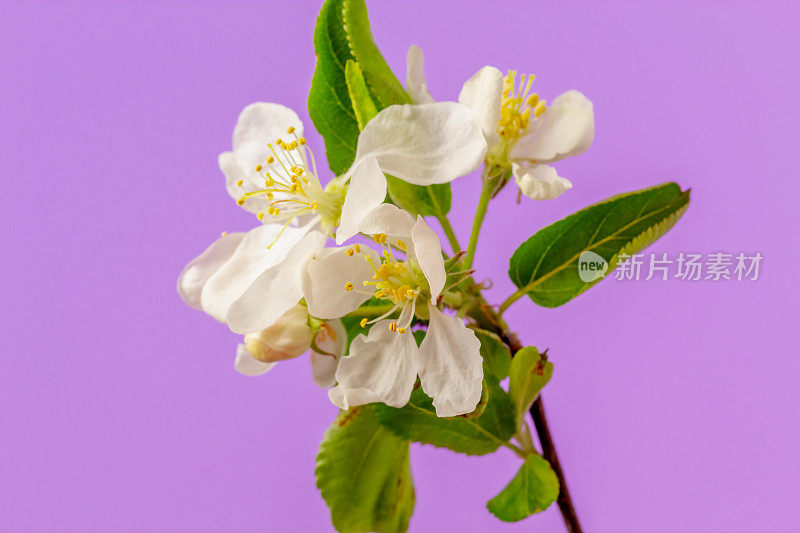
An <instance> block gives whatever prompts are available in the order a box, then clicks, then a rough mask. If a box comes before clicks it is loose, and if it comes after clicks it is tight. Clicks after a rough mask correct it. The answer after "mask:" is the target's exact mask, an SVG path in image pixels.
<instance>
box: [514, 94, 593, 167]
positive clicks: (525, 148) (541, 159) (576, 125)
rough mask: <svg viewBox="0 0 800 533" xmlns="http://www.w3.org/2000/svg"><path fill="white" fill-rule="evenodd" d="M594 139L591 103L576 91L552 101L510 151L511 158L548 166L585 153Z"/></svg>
mask: <svg viewBox="0 0 800 533" xmlns="http://www.w3.org/2000/svg"><path fill="white" fill-rule="evenodd" d="M593 139H594V111H593V109H592V102H591V101H589V99H588V98H586V96H584V95H583V94H582V93H580V92H578V91H568V92H566V93H564V94H562V95H561V96H559V97H558V98H556V99H555V100H553V103H551V104H550V106H549V107H548V108H547V111H546V112H545V114H544V115H542V116H541V117H540V118H539V119H538V120H537V121H535V122H534V123H533V124H531V126H530V132H529V133H527V134H526V135H524V136H522V137H521V138H520V139H519V140H518V141H517V143H516V144H515V145H514V147H513V148H512V149H511V153H510V157H511V159H525V160H530V161H536V162H537V163H552V162H553V161H558V160H560V159H564V158H566V157H571V156H574V155H578V154H581V153H583V152H585V151H586V149H587V148H589V146H590V145H591V144H592V140H593Z"/></svg>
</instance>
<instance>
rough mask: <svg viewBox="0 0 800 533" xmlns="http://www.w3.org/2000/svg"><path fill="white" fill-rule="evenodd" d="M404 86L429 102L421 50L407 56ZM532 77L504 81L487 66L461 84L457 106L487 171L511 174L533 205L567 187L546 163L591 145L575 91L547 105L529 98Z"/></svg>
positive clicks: (588, 115)
mask: <svg viewBox="0 0 800 533" xmlns="http://www.w3.org/2000/svg"><path fill="white" fill-rule="evenodd" d="M407 69H408V71H407V77H406V85H407V90H408V93H409V94H410V95H411V96H412V98H414V99H415V101H419V102H430V101H433V99H432V98H431V96H430V93H429V92H428V90H427V82H426V80H425V74H424V72H423V59H422V50H420V49H419V47H417V46H412V47H411V48H410V49H409V51H408V61H407ZM533 80H534V76H525V75H523V76H520V77H519V79H517V74H516V72H514V71H511V72H509V74H508V75H506V76H503V74H502V73H501V72H500V71H499V70H498V69H496V68H494V67H490V66H486V67H483V68H482V69H481V70H479V71H478V72H477V73H476V74H475V75H474V76H472V77H471V78H470V79H469V80H467V81H466V83H464V86H463V88H462V89H461V93H460V95H459V97H458V101H459V102H460V103H462V104H464V105H467V106H469V107H470V108H472V109H473V110H474V111H475V113H476V114H477V116H478V121H479V122H480V124H481V128H482V130H483V134H484V136H485V137H486V142H487V144H488V147H489V149H488V152H487V154H486V162H487V164H488V165H489V166H490V167H496V168H500V169H510V170H511V171H512V173H513V175H514V178H515V180H516V182H517V185H519V187H520V190H521V191H522V192H523V193H524V194H525V195H526V196H529V197H530V198H533V199H535V200H549V199H552V198H556V197H557V196H559V195H561V194H562V193H563V192H564V191H566V190H567V189H569V188H571V187H572V184H571V183H570V182H569V181H568V180H566V179H564V178H562V177H560V176H559V175H558V174H557V173H556V171H555V169H554V168H552V167H550V166H549V165H550V164H551V163H554V162H556V161H559V160H561V159H564V158H567V157H570V156H574V155H578V154H581V153H583V152H585V151H586V149H588V148H589V146H590V145H591V144H592V140H593V139H594V111H593V109H592V103H591V101H589V99H588V98H586V96H584V95H583V94H582V93H580V92H578V91H568V92H566V93H564V94H562V95H560V96H558V97H557V98H556V99H555V100H553V102H552V103H551V104H550V105H546V103H545V101H544V100H542V99H540V97H539V95H538V94H536V93H531V92H530V91H531V85H532V83H533Z"/></svg>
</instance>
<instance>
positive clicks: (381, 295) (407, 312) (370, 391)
mask: <svg viewBox="0 0 800 533" xmlns="http://www.w3.org/2000/svg"><path fill="white" fill-rule="evenodd" d="M358 229H359V230H360V231H362V232H364V233H368V234H373V235H374V239H375V241H376V242H377V243H378V244H380V245H381V251H380V252H379V251H377V250H374V249H372V248H371V247H369V246H366V245H360V244H355V245H352V246H350V247H347V248H344V247H341V248H327V249H325V250H323V251H322V252H321V253H320V254H318V255H317V256H316V257H315V258H314V259H312V260H311V261H309V262H308V264H307V265H306V276H305V278H304V283H303V288H304V295H305V298H306V302H307V303H308V309H309V312H310V313H311V314H312V315H314V316H316V317H319V318H323V319H332V318H336V317H341V316H344V315H346V314H347V313H350V312H352V311H355V310H356V309H358V308H359V306H360V305H361V304H363V303H364V302H365V301H367V300H368V299H370V298H372V297H375V298H377V299H379V300H383V301H385V302H387V307H389V308H390V309H388V310H387V311H386V312H385V313H384V314H382V315H381V316H378V317H376V318H373V319H372V320H368V319H366V318H364V319H363V320H362V322H361V326H362V327H366V326H367V325H369V324H372V328H371V329H370V331H369V333H368V335H363V334H362V335H359V336H358V337H356V339H354V340H353V342H352V343H351V346H350V355H349V356H347V357H344V358H342V360H341V361H340V363H339V367H338V369H337V371H336V381H337V382H338V385H337V386H336V387H335V388H333V389H331V390H330V391H329V396H330V398H331V400H332V401H333V403H334V404H336V405H337V406H338V407H340V408H342V409H348V408H349V407H350V406H356V405H362V404H366V403H370V402H384V403H386V404H387V405H391V406H395V407H400V406H403V405H405V404H406V403H407V402H408V399H409V397H410V395H411V390H412V388H413V386H414V382H415V380H416V378H417V375H419V378H420V381H421V384H422V388H423V390H424V391H425V393H427V394H428V395H430V396H431V397H432V398H433V405H434V407H435V408H436V412H437V414H438V415H439V416H443V417H446V416H456V415H459V414H464V413H469V412H471V411H472V410H474V409H475V406H476V405H477V403H478V401H479V400H480V396H481V386H482V385H481V384H482V380H483V369H482V363H481V361H482V360H481V356H480V342H479V341H478V339H477V338H476V337H475V334H474V332H473V331H472V330H470V329H469V328H467V327H466V326H465V325H464V323H463V321H462V320H460V319H458V318H454V317H451V316H448V315H446V314H444V313H443V312H442V311H441V310H439V308H438V306H437V303H438V299H439V296H440V294H441V293H442V291H443V289H444V288H445V282H446V278H447V275H446V272H445V268H444V260H443V258H442V251H441V245H440V243H439V239H438V237H437V236H436V234H435V233H434V232H433V230H431V228H430V227H429V226H428V225H427V224H426V223H425V221H424V220H423V219H422V217H417V219H416V220H414V219H413V218H412V217H411V215H409V214H408V213H406V212H405V211H402V210H400V209H398V208H397V207H395V206H393V205H389V204H383V205H381V206H379V207H377V208H375V209H373V210H372V211H371V212H370V213H369V215H368V216H367V217H365V219H364V220H363V221H362V224H361V225H360V227H359V228H358ZM394 315H397V318H396V319H390V318H389V317H391V316H394ZM415 316H417V317H419V318H422V319H424V320H428V330H427V333H426V335H425V338H424V340H423V341H422V343H421V345H420V346H419V347H417V344H416V342H415V340H414V338H413V335H412V334H411V331H410V326H411V323H412V321H413V319H414V317H415Z"/></svg>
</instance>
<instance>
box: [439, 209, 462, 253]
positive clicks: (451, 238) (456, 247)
mask: <svg viewBox="0 0 800 533" xmlns="http://www.w3.org/2000/svg"><path fill="white" fill-rule="evenodd" d="M436 218H437V219H438V220H439V224H441V225H442V230H443V231H444V234H445V236H447V242H449V243H450V248H452V249H453V253H454V254H457V253H458V252H460V251H461V245H460V244H458V237H456V234H455V232H454V231H453V226H451V225H450V220H448V218H447V215H436Z"/></svg>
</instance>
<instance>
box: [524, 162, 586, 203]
mask: <svg viewBox="0 0 800 533" xmlns="http://www.w3.org/2000/svg"><path fill="white" fill-rule="evenodd" d="M511 169H512V172H513V173H514V180H515V181H516V182H517V185H518V186H519V189H520V190H521V191H522V194H524V195H525V196H527V197H528V198H533V199H534V200H552V199H553V198H558V197H559V196H561V195H562V194H563V193H564V191H566V190H567V189H571V188H572V183H570V182H569V180H567V179H565V178H562V177H561V176H559V175H558V173H557V172H556V169H554V168H553V167H551V166H548V165H533V166H530V167H523V166H520V165H518V164H516V163H512V164H511Z"/></svg>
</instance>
